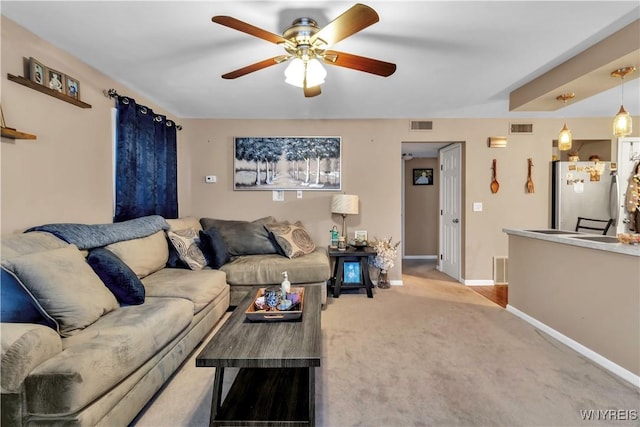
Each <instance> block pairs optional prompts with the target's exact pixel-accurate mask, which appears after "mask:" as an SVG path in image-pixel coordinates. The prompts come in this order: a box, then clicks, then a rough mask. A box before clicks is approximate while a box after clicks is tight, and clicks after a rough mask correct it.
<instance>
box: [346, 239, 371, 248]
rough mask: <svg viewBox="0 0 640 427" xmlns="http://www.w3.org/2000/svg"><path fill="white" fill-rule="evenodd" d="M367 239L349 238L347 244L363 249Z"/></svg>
mask: <svg viewBox="0 0 640 427" xmlns="http://www.w3.org/2000/svg"><path fill="white" fill-rule="evenodd" d="M367 244H368V243H367V241H366V240H351V241H350V242H349V246H353V247H354V248H358V249H363V248H366V247H367Z"/></svg>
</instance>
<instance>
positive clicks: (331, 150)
mask: <svg viewBox="0 0 640 427" xmlns="http://www.w3.org/2000/svg"><path fill="white" fill-rule="evenodd" d="M341 148H342V139H341V138H340V137H337V136H302V137H299V136H269V137H255V136H254V137H236V138H234V147H233V153H234V159H233V189H234V190H268V191H274V190H276V191H280V190H327V191H339V190H340V189H341V188H342V182H341V166H342V161H341Z"/></svg>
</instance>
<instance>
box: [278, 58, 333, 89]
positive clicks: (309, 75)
mask: <svg viewBox="0 0 640 427" xmlns="http://www.w3.org/2000/svg"><path fill="white" fill-rule="evenodd" d="M284 75H285V77H286V79H285V82H286V83H289V84H290V85H293V86H296V87H302V88H304V87H305V81H306V87H314V86H319V85H321V84H323V83H324V78H325V77H326V76H327V70H325V69H324V67H323V66H322V64H320V61H318V60H317V59H315V58H312V59H310V60H308V61H306V62H305V61H303V60H302V59H300V58H294V59H293V60H291V63H290V64H289V65H288V66H287V68H286V69H285V70H284Z"/></svg>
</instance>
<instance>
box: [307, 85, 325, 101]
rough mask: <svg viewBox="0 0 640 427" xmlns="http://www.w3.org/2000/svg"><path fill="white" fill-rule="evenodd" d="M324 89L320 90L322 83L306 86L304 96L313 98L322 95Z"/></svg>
mask: <svg viewBox="0 0 640 427" xmlns="http://www.w3.org/2000/svg"><path fill="white" fill-rule="evenodd" d="M321 92H322V91H321V90H320V85H318V86H313V87H306V86H305V87H304V96H305V98H312V97H314V96H318V95H320V93H321Z"/></svg>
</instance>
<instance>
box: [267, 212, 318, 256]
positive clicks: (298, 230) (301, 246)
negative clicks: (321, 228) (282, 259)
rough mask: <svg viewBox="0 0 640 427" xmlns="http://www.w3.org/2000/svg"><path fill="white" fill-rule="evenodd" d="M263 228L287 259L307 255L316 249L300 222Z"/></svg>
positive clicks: (274, 224) (268, 225)
mask: <svg viewBox="0 0 640 427" xmlns="http://www.w3.org/2000/svg"><path fill="white" fill-rule="evenodd" d="M264 227H265V228H266V229H267V231H268V232H269V233H270V236H271V237H272V240H274V241H275V242H276V243H277V245H278V246H279V247H280V249H281V250H282V253H283V254H284V255H285V256H286V257H288V258H297V257H300V256H303V255H308V254H310V253H311V252H313V251H314V250H315V249H316V245H315V243H313V239H312V238H311V236H310V235H309V232H308V231H307V230H306V229H305V228H304V226H303V225H302V223H301V222H300V221H298V222H296V223H295V224H289V223H288V222H284V223H273V224H265V226H264Z"/></svg>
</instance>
